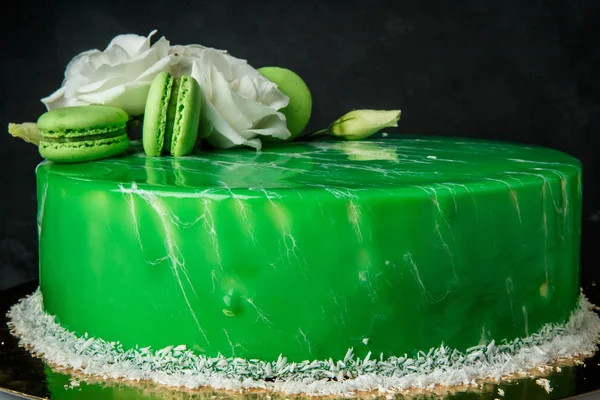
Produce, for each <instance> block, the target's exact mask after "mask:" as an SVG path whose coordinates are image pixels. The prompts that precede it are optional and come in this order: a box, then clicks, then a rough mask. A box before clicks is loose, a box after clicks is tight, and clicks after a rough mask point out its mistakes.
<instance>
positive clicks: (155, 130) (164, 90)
mask: <svg viewBox="0 0 600 400" xmlns="http://www.w3.org/2000/svg"><path fill="white" fill-rule="evenodd" d="M173 80H174V78H173V77H172V76H171V75H170V74H169V73H168V72H166V71H163V72H160V73H159V74H157V75H156V76H155V77H154V79H153V80H152V84H151V85H150V90H149V91H148V97H147V99H146V108H145V111H144V123H143V127H142V143H143V146H144V152H145V153H146V154H147V155H149V156H159V155H160V154H161V153H162V149H163V146H164V142H165V131H166V126H167V111H168V108H169V99H170V97H171V90H172V87H173Z"/></svg>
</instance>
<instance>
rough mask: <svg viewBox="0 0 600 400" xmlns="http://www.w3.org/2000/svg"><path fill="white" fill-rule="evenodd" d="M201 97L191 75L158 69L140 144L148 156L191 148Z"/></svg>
mask: <svg viewBox="0 0 600 400" xmlns="http://www.w3.org/2000/svg"><path fill="white" fill-rule="evenodd" d="M201 99H202V96H201V94H200V86H199V85H198V82H196V80H195V79H194V78H192V77H191V76H182V77H181V78H175V77H173V76H172V75H171V74H169V73H168V72H161V73H159V74H158V75H156V77H155V78H154V80H153V81H152V85H151V86H150V91H149V92H148V98H147V100H146V109H145V111H144V125H143V144H144V151H145V152H146V154H147V155H149V156H160V155H161V154H163V153H166V154H170V155H173V156H175V157H180V156H185V155H188V154H190V153H191V152H192V150H194V145H195V143H196V137H197V136H198V124H199V122H200V107H201Z"/></svg>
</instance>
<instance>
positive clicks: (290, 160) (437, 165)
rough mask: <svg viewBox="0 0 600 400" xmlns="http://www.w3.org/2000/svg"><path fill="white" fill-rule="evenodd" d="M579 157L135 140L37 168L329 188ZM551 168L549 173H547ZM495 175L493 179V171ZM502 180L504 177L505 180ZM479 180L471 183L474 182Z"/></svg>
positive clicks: (432, 144)
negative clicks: (144, 144)
mask: <svg viewBox="0 0 600 400" xmlns="http://www.w3.org/2000/svg"><path fill="white" fill-rule="evenodd" d="M579 169H580V164H579V161H577V160H576V159H575V158H573V157H571V156H569V155H566V154H564V153H561V152H559V151H556V150H551V149H546V148H539V147H528V146H522V145H514V144H507V143H496V142H488V141H474V140H465V139H449V138H431V137H427V138H425V137H423V138H419V137H406V136H402V137H401V138H398V137H392V136H390V137H388V138H385V139H376V140H368V141H358V142H346V141H343V142H342V141H319V142H295V143H286V144H282V145H279V146H275V147H270V148H267V149H264V150H263V151H261V152H256V151H255V150H253V149H243V148H240V149H235V150H231V149H230V150H226V151H223V150H221V151H219V150H210V151H205V152H202V151H200V152H198V153H196V154H194V155H192V156H188V157H179V158H177V157H147V156H145V155H144V153H143V151H142V150H141V145H140V144H139V143H135V144H134V146H132V148H131V149H130V151H129V153H128V154H127V155H125V156H123V157H117V158H112V159H105V160H98V161H94V162H90V163H83V164H75V165H68V164H58V163H49V162H43V163H42V164H40V166H39V167H38V173H48V174H53V175H60V176H62V177H64V178H67V179H77V180H89V181H92V180H93V181H95V182H97V183H98V184H99V185H101V184H102V183H103V182H104V183H106V184H108V186H114V184H121V185H125V186H129V185H131V184H132V183H135V184H136V185H137V186H138V187H140V188H144V189H151V190H157V191H171V190H173V189H174V188H177V191H178V192H181V191H184V192H185V191H189V192H197V191H205V190H210V191H211V192H213V193H219V191H221V190H222V191H223V194H227V193H228V191H229V190H250V191H252V190H258V191H260V190H271V189H277V190H278V189H300V188H324V187H326V188H328V190H336V189H338V190H345V189H362V188H390V187H399V186H400V187H402V186H405V187H415V188H416V189H418V188H419V186H427V187H435V186H436V185H438V186H439V185H448V184H457V185H459V184H463V185H464V184H468V183H474V184H477V183H478V182H481V183H486V184H487V185H489V184H490V181H491V180H497V181H498V183H499V184H503V185H505V186H506V185H509V186H510V185H515V184H516V185H519V184H525V183H526V182H527V181H528V180H530V181H535V182H538V183H539V180H540V179H549V177H550V179H551V178H552V176H556V177H557V178H560V177H562V176H564V174H575V173H578V171H579ZM552 171H554V172H552ZM491 177H495V178H491ZM503 182H504V183H503ZM475 186H476V185H475Z"/></svg>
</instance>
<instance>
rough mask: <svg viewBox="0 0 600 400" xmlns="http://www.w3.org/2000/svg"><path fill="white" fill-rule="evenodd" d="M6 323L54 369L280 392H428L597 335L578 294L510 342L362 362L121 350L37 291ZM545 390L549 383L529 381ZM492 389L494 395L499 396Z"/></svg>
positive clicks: (584, 351) (564, 351)
mask: <svg viewBox="0 0 600 400" xmlns="http://www.w3.org/2000/svg"><path fill="white" fill-rule="evenodd" d="M7 316H8V319H9V323H8V324H9V327H10V328H11V331H12V332H13V334H15V335H16V336H18V337H19V338H20V345H21V346H24V347H27V348H28V349H29V350H30V351H31V352H32V353H33V354H35V355H37V356H40V357H42V358H44V359H45V360H46V361H47V362H49V363H51V364H54V365H55V366H57V367H59V368H72V369H74V370H77V371H79V372H81V373H83V374H86V375H93V376H99V377H103V378H104V379H117V378H120V379H124V380H129V381H142V380H149V381H153V382H155V383H159V384H164V385H168V386H171V387H186V388H189V389H195V388H200V387H212V388H213V389H216V390H234V391H242V390H244V389H264V390H269V391H276V392H282V393H285V394H288V395H293V394H306V395H310V396H329V395H338V396H339V395H341V396H346V395H352V394H353V393H356V392H378V393H380V394H381V395H385V396H387V395H389V394H391V393H396V392H402V391H406V390H410V389H423V390H433V389H435V388H436V387H439V386H462V385H467V386H469V385H474V384H477V381H478V380H483V379H491V380H495V381H498V380H500V379H501V378H506V377H510V376H514V375H515V374H524V373H526V371H530V370H532V369H535V368H540V367H542V366H547V365H549V364H552V363H555V362H557V361H559V360H564V359H569V358H573V357H580V356H589V355H592V354H593V353H594V352H595V351H596V349H597V345H598V339H599V337H600V318H599V317H598V315H596V314H595V313H594V311H592V304H591V303H589V302H588V300H587V299H586V298H585V296H583V295H582V296H581V298H580V301H579V307H578V308H577V310H575V311H574V312H573V314H572V315H571V317H570V319H569V320H568V321H567V322H566V323H564V324H548V325H545V326H544V327H543V328H542V329H541V330H540V331H539V332H536V333H534V334H532V335H530V336H528V337H526V338H521V339H515V340H514V341H511V342H507V341H503V342H502V343H495V342H494V341H492V342H491V343H489V344H487V345H482V346H476V347H473V348H470V349H468V350H467V351H466V352H460V351H458V350H455V349H451V348H448V347H446V346H444V345H443V344H442V345H441V346H440V347H439V348H435V349H431V350H429V351H428V352H422V351H421V352H419V353H418V354H416V355H415V356H414V357H408V356H406V355H404V356H401V357H390V358H387V359H384V358H383V356H382V355H381V356H379V357H377V356H374V355H371V354H369V355H367V356H366V357H365V358H364V359H361V358H358V357H356V356H355V355H354V353H353V350H352V349H349V350H348V352H347V353H346V356H345V357H344V359H343V360H338V361H334V360H331V359H329V360H312V361H303V362H298V363H294V362H289V361H288V360H287V359H286V358H285V357H283V356H279V358H278V359H277V360H276V361H272V362H267V361H260V360H246V359H241V358H227V357H224V356H219V357H205V356H201V355H197V354H195V353H194V352H192V351H191V350H189V349H187V348H186V347H185V346H183V345H180V346H169V347H166V348H164V349H160V350H156V351H153V350H151V349H150V348H148V347H146V348H136V349H124V348H123V346H122V345H121V344H119V343H117V342H107V341H104V340H102V339H99V338H92V337H88V335H84V336H83V337H78V336H76V335H75V334H74V333H72V332H69V331H67V330H66V329H64V328H63V327H62V326H60V325H59V324H58V323H56V321H55V318H54V317H53V316H51V315H49V314H47V313H45V312H44V311H43V299H42V293H41V292H40V291H39V289H38V290H37V291H36V292H34V293H33V294H31V295H30V296H28V297H26V298H25V299H22V300H21V301H19V302H18V303H17V304H15V305H13V306H12V307H11V309H10V310H9V312H8V314H7ZM536 382H537V383H538V384H539V385H541V386H543V387H544V388H545V389H546V390H547V391H551V390H552V389H551V388H550V383H549V381H547V380H544V379H538V380H537V381H536ZM499 394H500V395H501V396H502V393H500V391H499Z"/></svg>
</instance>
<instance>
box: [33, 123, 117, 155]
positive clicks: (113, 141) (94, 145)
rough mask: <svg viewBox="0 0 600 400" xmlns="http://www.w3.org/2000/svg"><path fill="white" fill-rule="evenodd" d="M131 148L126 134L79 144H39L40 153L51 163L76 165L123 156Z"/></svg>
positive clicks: (78, 142) (79, 142)
mask: <svg viewBox="0 0 600 400" xmlns="http://www.w3.org/2000/svg"><path fill="white" fill-rule="evenodd" d="M128 147H129V139H128V138H127V135H126V134H125V131H124V134H123V135H121V136H117V137H112V138H106V139H98V140H84V141H77V142H65V143H56V142H44V141H43V140H42V141H41V142H40V144H39V152H40V155H41V156H42V157H44V158H45V159H47V160H49V161H54V162H62V163H75V162H83V161H92V160H99V159H102V158H108V157H112V156H116V155H118V154H121V153H123V152H125V151H126V150H127V148H128Z"/></svg>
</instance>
